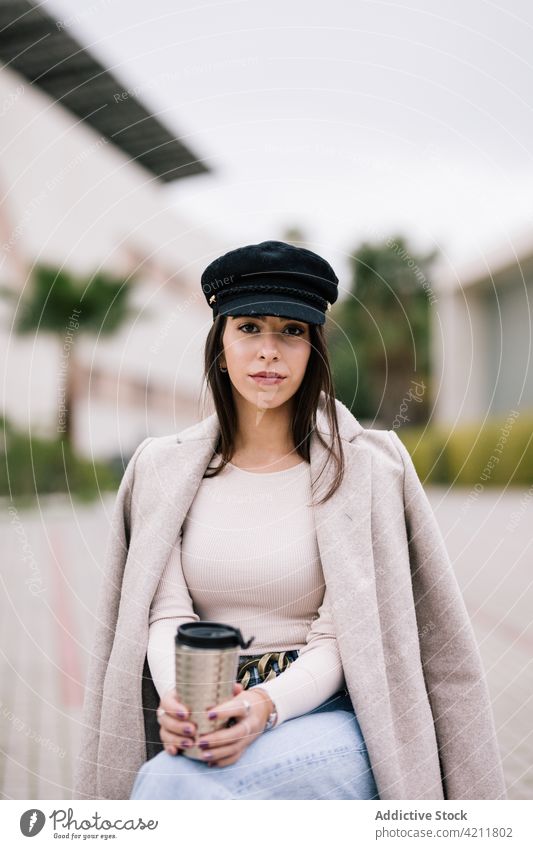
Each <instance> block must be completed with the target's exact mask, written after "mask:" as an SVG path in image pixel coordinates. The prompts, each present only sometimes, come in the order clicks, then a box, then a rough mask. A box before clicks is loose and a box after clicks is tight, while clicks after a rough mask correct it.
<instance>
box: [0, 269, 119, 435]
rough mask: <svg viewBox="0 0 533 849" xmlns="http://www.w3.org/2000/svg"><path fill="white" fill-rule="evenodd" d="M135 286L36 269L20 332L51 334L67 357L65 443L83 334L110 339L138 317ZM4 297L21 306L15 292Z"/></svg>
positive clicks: (104, 276) (62, 413)
mask: <svg viewBox="0 0 533 849" xmlns="http://www.w3.org/2000/svg"><path fill="white" fill-rule="evenodd" d="M131 292H132V280H131V279H130V280H128V281H125V280H122V279H117V278H116V277H113V276H112V275H110V274H108V273H107V272H105V271H98V272H96V273H95V274H93V275H91V276H89V277H88V278H82V279H79V278H77V277H76V276H74V275H73V274H71V272H69V271H67V270H65V269H60V270H58V269H56V268H54V267H50V266H47V265H36V266H35V267H34V269H33V271H32V274H31V277H30V281H29V285H28V287H27V289H26V290H25V293H24V296H23V298H22V300H21V303H20V304H19V306H18V308H17V312H16V315H15V321H14V329H15V332H17V333H20V334H30V333H51V334H53V335H54V336H55V337H56V339H57V340H58V342H59V345H60V349H61V351H62V356H61V372H62V373H61V389H62V391H61V392H58V395H59V396H62V398H61V402H60V404H59V410H58V421H59V422H60V424H61V426H60V427H59V428H58V430H59V433H60V434H61V439H62V440H64V441H65V442H66V443H67V444H68V445H70V444H71V441H72V430H73V398H74V390H75V387H74V363H75V347H76V341H77V340H78V339H79V337H80V335H81V334H82V333H85V334H103V335H109V334H111V333H113V332H114V331H115V330H117V329H118V328H119V327H120V326H121V325H122V324H124V323H125V322H126V321H128V320H129V319H130V318H131V317H133V316H134V315H135V311H134V310H132V309H131V308H130V307H129V298H130V295H131ZM1 294H2V295H3V296H4V297H8V298H10V299H11V300H12V301H15V300H17V301H18V295H16V294H15V293H14V292H13V290H12V289H8V288H6V287H3V288H2V289H1Z"/></svg>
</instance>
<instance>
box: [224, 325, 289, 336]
mask: <svg viewBox="0 0 533 849" xmlns="http://www.w3.org/2000/svg"><path fill="white" fill-rule="evenodd" d="M246 327H255V328H257V324H252V322H247V323H246V324H241V326H240V327H239V330H244V332H245V333H247V332H248V331H247V330H245V328H246ZM285 330H297V331H298V333H288V334H286V335H288V336H302V335H303V334H304V333H305V330H303V329H302V328H301V327H298V325H297V324H289V325H287V327H285Z"/></svg>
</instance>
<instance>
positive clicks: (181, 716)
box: [176, 710, 185, 719]
mask: <svg viewBox="0 0 533 849" xmlns="http://www.w3.org/2000/svg"><path fill="white" fill-rule="evenodd" d="M176 716H177V717H178V719H185V714H184V712H183V711H182V710H179V711H178V712H177V714H176Z"/></svg>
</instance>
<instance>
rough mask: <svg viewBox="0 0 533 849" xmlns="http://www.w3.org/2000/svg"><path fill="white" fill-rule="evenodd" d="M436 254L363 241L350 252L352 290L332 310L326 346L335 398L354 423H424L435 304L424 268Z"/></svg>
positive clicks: (394, 242) (403, 243)
mask: <svg viewBox="0 0 533 849" xmlns="http://www.w3.org/2000/svg"><path fill="white" fill-rule="evenodd" d="M437 255H438V252H437V251H432V252H430V253H427V254H425V255H423V256H422V255H415V253H414V252H413V251H411V250H410V249H409V247H408V244H407V240H406V239H405V238H404V237H402V236H395V237H391V238H389V239H386V240H384V241H381V242H376V243H371V242H364V243H363V244H361V245H360V247H359V248H358V249H357V250H355V251H354V252H353V254H352V261H351V265H352V270H353V277H352V285H351V289H350V292H349V294H348V296H347V297H345V298H344V299H343V300H342V301H341V302H339V303H337V304H336V305H335V306H334V307H333V308H332V312H331V316H332V318H333V319H334V326H333V328H332V330H331V332H330V336H329V347H330V349H331V352H332V363H333V372H334V378H335V389H336V394H337V397H339V399H340V400H342V401H343V403H344V404H346V406H347V407H349V408H350V409H352V410H353V412H354V414H355V415H357V416H358V417H359V418H364V419H372V420H373V419H378V420H379V421H380V422H382V423H383V424H384V426H386V427H389V428H390V427H392V426H395V427H396V426H399V423H401V424H408V423H413V424H414V423H416V422H421V421H425V420H426V419H427V411H428V405H429V391H428V390H429V379H430V373H429V371H430V358H429V328H430V316H429V309H430V305H431V304H432V303H434V302H435V300H436V299H435V295H434V292H433V290H432V287H431V284H430V281H429V270H430V268H431V265H432V264H433V262H434V261H435V259H436V258H437ZM335 325H336V326H335ZM400 414H401V415H403V416H404V419H403V420H402V419H400V418H398V416H399V415H400Z"/></svg>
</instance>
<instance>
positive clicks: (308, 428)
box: [204, 315, 345, 504]
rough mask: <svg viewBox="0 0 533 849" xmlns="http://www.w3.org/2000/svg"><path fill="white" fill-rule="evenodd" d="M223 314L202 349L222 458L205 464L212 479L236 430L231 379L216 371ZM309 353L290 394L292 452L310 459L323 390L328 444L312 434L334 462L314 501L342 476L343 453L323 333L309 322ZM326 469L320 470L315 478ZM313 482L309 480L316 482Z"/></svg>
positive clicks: (321, 327)
mask: <svg viewBox="0 0 533 849" xmlns="http://www.w3.org/2000/svg"><path fill="white" fill-rule="evenodd" d="M226 320H227V316H225V315H218V316H216V318H215V320H214V322H213V325H212V327H211V329H210V330H209V333H208V334H207V339H206V341H205V349H204V381H205V382H206V385H207V386H208V387H209V389H210V390H211V393H212V396H213V401H214V404H215V412H216V414H217V417H218V421H219V424H220V436H219V439H218V441H217V445H216V446H215V451H216V452H217V453H218V454H220V455H221V457H222V461H221V463H220V465H218V466H211V467H208V469H207V470H206V473H205V474H204V477H208V478H212V477H215V476H216V475H218V474H219V473H220V472H221V471H222V469H223V468H224V467H225V466H226V464H227V463H229V462H231V458H232V456H233V452H234V450H235V443H234V439H235V433H236V430H237V425H238V422H237V410H236V408H235V403H234V401H233V393H232V387H231V380H230V377H229V374H228V373H227V372H222V371H220V368H219V358H220V355H221V354H222V353H223V350H224V346H223V343H222V337H223V335H224V329H225V327H226ZM309 332H310V337H311V354H310V356H309V360H308V363H307V368H306V371H305V374H304V377H303V380H302V382H301V384H300V386H299V387H298V390H297V391H296V393H295V395H294V397H293V399H292V400H293V409H294V415H293V419H292V438H293V441H294V445H295V447H296V451H297V452H298V454H299V455H300V457H301V458H302V459H303V460H306V461H307V462H308V463H309V462H310V448H311V436H312V433H313V431H314V430H315V427H316V412H317V409H318V402H319V399H320V393H321V392H322V391H324V395H325V412H326V415H327V419H328V422H329V430H330V433H331V434H333V441H332V444H328V443H327V442H325V441H324V440H323V439H322V437H321V435H320V433H319V431H318V430H316V435H317V438H318V440H319V442H320V443H321V444H322V445H323V446H324V448H327V449H328V454H327V460H328V461H329V460H330V458H333V459H334V461H335V464H336V475H335V478H334V481H333V485H332V486H331V487H330V489H329V492H327V493H326V495H325V496H324V498H322V499H321V500H320V501H319V502H318V503H319V504H322V503H323V502H325V501H327V500H328V499H329V498H331V496H332V495H333V493H334V492H335V491H336V490H337V489H338V487H339V486H340V485H341V482H342V479H343V476H344V469H345V464H344V452H343V450H342V443H341V438H340V436H339V424H338V421H337V410H336V408H335V394H334V390H333V377H332V374H331V366H330V363H329V354H328V348H327V339H326V333H325V330H324V325H321V324H310V325H309ZM325 468H326V464H324V468H323V469H322V471H321V472H320V475H319V476H318V478H317V481H318V480H319V479H320V477H321V475H322V474H323V472H324V469H325ZM317 481H313V485H314V483H316V482H317Z"/></svg>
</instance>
